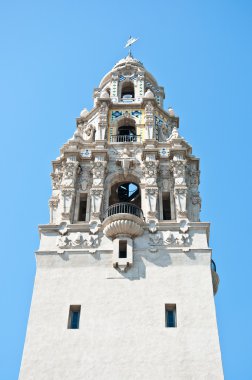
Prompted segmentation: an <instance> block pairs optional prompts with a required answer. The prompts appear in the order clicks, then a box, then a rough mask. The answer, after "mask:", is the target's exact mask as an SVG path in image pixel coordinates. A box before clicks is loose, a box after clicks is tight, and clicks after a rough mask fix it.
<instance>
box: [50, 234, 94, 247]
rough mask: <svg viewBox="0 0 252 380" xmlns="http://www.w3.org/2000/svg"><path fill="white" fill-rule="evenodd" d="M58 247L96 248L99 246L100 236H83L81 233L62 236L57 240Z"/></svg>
mask: <svg viewBox="0 0 252 380" xmlns="http://www.w3.org/2000/svg"><path fill="white" fill-rule="evenodd" d="M56 244H57V246H58V247H59V248H61V249H63V248H64V249H66V248H68V249H69V248H95V247H97V246H98V245H99V239H98V235H89V236H88V237H85V235H84V236H83V235H82V234H81V233H80V232H77V233H75V234H70V235H60V236H58V238H57V243H56Z"/></svg>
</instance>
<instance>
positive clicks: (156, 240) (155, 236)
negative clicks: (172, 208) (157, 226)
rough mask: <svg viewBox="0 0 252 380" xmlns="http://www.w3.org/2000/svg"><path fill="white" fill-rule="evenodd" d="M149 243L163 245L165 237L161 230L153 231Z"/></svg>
mask: <svg viewBox="0 0 252 380" xmlns="http://www.w3.org/2000/svg"><path fill="white" fill-rule="evenodd" d="M149 244H150V245H163V244H164V241H163V237H162V235H161V233H160V232H156V233H152V234H150V235H149Z"/></svg>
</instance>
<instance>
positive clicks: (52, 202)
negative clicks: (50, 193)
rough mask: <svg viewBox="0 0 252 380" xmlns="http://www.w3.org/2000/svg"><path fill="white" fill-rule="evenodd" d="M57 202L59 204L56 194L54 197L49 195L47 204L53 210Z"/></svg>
mask: <svg viewBox="0 0 252 380" xmlns="http://www.w3.org/2000/svg"><path fill="white" fill-rule="evenodd" d="M58 204H59V197H58V196H56V197H51V198H50V199H49V206H50V207H51V208H53V209H54V210H55V209H56V208H57V207H58Z"/></svg>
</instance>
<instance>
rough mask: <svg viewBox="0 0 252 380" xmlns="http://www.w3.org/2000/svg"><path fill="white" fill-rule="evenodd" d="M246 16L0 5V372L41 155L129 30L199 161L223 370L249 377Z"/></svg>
mask: <svg viewBox="0 0 252 380" xmlns="http://www.w3.org/2000/svg"><path fill="white" fill-rule="evenodd" d="M251 16H252V2H251V1H242V0H240V1H238V0H236V1H234V0H222V1H220V0H211V1H210V0H209V1H199V0H198V1H193V0H192V1H187V0H176V1H170V0H163V1H162V0H156V1H148V0H146V1H144V0H141V1H134V2H133V1H132V2H120V1H109V0H108V1H97V0H92V1H83V0H82V1H81V0H72V1H65V0H61V1H59V0H55V1H53V0H51V1H49V0H44V1H27V0H23V1H12V0H9V1H2V2H1V4H0V42H1V43H0V54H1V59H0V67H1V70H0V88H1V92H0V98H1V99H0V110H1V112H0V122H1V141H2V144H1V145H2V146H1V153H0V154H1V179H2V183H1V187H0V191H1V222H2V227H1V246H2V249H1V266H0V284H1V308H2V311H1V313H0V331H1V337H0V345H1V348H0V350H1V352H0V362H1V364H0V379H3V380H12V379H17V376H18V371H19V366H20V361H21V355H22V350H23V344H24V338H25V332H26V324H27V319H28V313H29V306H30V301H31V295H32V288H33V280H34V275H35V258H34V251H35V250H36V249H37V248H38V242H39V240H38V231H37V225H38V224H42V223H47V222H48V221H49V213H48V198H49V196H50V192H51V182H50V172H51V160H52V159H55V158H56V157H57V156H58V154H59V149H60V147H61V146H62V144H63V143H64V142H65V141H66V140H67V139H68V138H70V137H71V136H72V134H73V132H74V130H75V117H77V116H78V115H79V113H80V111H81V109H82V108H83V107H87V108H88V109H90V108H91V107H92V91H93V88H94V87H97V86H98V84H99V81H100V79H101V78H102V77H103V75H104V74H105V73H106V72H108V71H109V70H110V69H111V68H112V67H113V65H114V64H115V63H116V62H117V61H118V60H119V59H121V58H122V57H124V56H125V55H126V51H125V50H124V49H123V46H124V44H125V41H126V40H127V38H128V35H129V34H131V35H133V36H137V37H140V40H139V42H138V43H137V44H136V45H135V47H134V49H133V50H134V55H135V57H136V58H138V59H140V60H141V61H142V62H143V63H144V65H145V67H146V68H147V69H148V70H149V71H150V72H151V73H153V75H154V76H155V77H156V78H157V80H158V82H159V84H160V85H163V86H164V87H165V92H166V100H165V108H166V109H167V108H168V106H172V107H173V108H174V110H175V113H176V114H177V115H178V116H179V117H180V133H181V134H182V136H184V137H185V138H186V139H187V141H188V142H189V143H190V144H191V145H192V147H193V152H194V154H195V155H197V156H198V157H200V158H201V185H200V191H201V196H202V214H201V219H202V220H203V221H211V223H212V225H211V247H212V248H213V257H214V259H215V261H216V265H217V270H218V273H219V275H220V279H221V283H220V288H219V292H218V294H217V296H216V308H217V318H218V325H219V334H220V342H221V349H222V357H223V364H224V371H225V374H226V379H228V380H237V379H239V380H240V379H242V380H246V379H252V364H251V347H252V343H251V342H252V329H251V325H252V323H251V314H252V305H251V298H252V297H251V294H250V293H251V278H252V274H251V273H252V252H251V248H250V246H251V244H250V240H249V239H250V236H251V231H250V227H249V223H250V220H251V200H250V198H251V194H250V190H251V167H250V165H251V159H250V154H251V153H250V152H251V150H252V145H251V126H252V124H251V119H252V117H251V87H252V80H251V79H252V78H251V77H252V74H251V73H252V62H251V61H252V52H251V38H252V33H251V32H252V20H251V18H252V17H251ZM247 198H248V199H247ZM246 199H247V200H246ZM192 307H193V305H192ZM34 380H35V379H34Z"/></svg>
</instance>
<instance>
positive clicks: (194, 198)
mask: <svg viewBox="0 0 252 380" xmlns="http://www.w3.org/2000/svg"><path fill="white" fill-rule="evenodd" d="M190 199H191V202H192V210H191V220H192V221H193V222H199V214H200V210H201V197H200V195H199V192H196V193H192V194H191V196H190Z"/></svg>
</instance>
